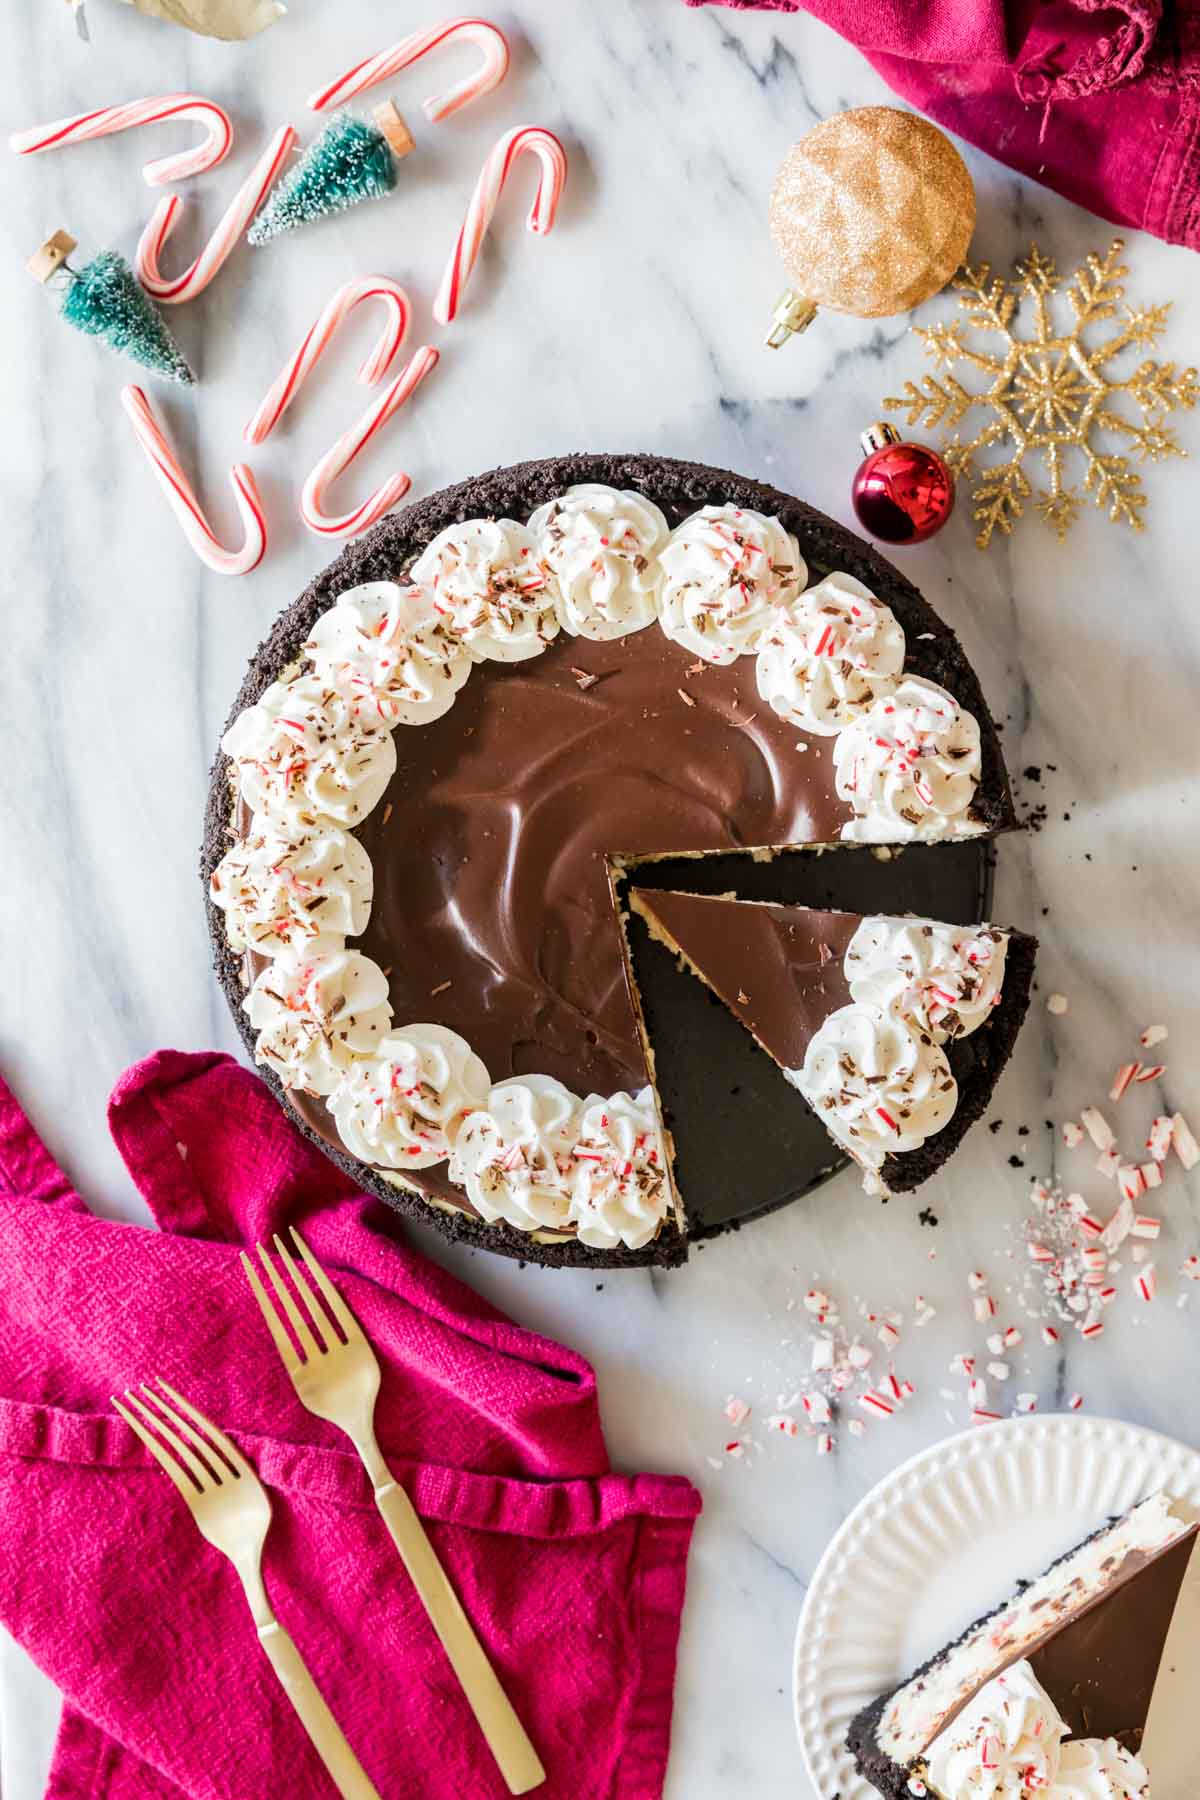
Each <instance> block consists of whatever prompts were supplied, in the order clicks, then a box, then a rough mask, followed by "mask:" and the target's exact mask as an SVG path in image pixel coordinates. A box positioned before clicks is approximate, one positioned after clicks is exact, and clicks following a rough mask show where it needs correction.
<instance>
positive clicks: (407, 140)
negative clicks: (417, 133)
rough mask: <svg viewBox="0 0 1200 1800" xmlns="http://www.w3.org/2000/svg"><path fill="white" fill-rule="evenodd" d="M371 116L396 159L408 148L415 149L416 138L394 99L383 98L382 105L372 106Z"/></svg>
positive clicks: (405, 153) (402, 155) (407, 150)
mask: <svg viewBox="0 0 1200 1800" xmlns="http://www.w3.org/2000/svg"><path fill="white" fill-rule="evenodd" d="M371 117H372V118H373V119H374V121H375V123H376V124H377V125H378V127H379V129H380V131H382V133H383V135H384V137H385V138H386V139H387V142H388V149H389V150H390V151H391V153H392V155H393V156H394V157H395V158H396V159H397V161H399V159H400V158H401V157H405V156H407V155H408V153H409V151H410V150H415V149H416V147H417V145H416V140H415V138H414V137H413V134H412V132H411V131H410V130H409V129H408V126H407V125H406V123H405V121H404V115H403V113H402V112H401V111H400V109H399V107H398V106H397V105H396V102H395V101H394V100H385V101H384V102H383V105H382V106H376V107H373V108H372V109H371Z"/></svg>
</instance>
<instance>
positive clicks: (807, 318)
mask: <svg viewBox="0 0 1200 1800" xmlns="http://www.w3.org/2000/svg"><path fill="white" fill-rule="evenodd" d="M816 316H817V309H816V306H815V304H814V303H813V301H811V300H810V299H809V298H808V296H807V295H806V294H801V293H799V292H798V291H797V290H796V289H795V288H786V289H785V290H784V292H783V293H782V294H780V296H779V299H778V300H777V301H776V303H775V310H774V312H773V313H772V314H771V329H770V331H769V332H768V333H767V340H766V341H767V347H768V349H771V350H778V349H779V346H780V345H781V344H786V343H787V341H788V339H789V338H790V337H793V336H794V335H795V334H796V333H797V332H799V331H807V330H808V328H809V326H810V325H811V324H812V322H813V320H814V319H815V318H816Z"/></svg>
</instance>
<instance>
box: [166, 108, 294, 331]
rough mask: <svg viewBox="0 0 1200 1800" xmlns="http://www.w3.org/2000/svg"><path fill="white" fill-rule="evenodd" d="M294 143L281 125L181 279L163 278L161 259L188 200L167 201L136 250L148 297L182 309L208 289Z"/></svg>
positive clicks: (287, 128) (168, 198) (173, 197)
mask: <svg viewBox="0 0 1200 1800" xmlns="http://www.w3.org/2000/svg"><path fill="white" fill-rule="evenodd" d="M295 142H296V133H295V132H294V131H293V130H292V128H291V126H290V125H283V126H281V127H280V129H279V130H278V131H277V132H276V133H275V135H274V137H273V138H272V139H271V141H270V143H269V144H268V145H267V148H266V149H265V150H264V151H263V153H262V155H261V156H260V157H259V159H258V161H257V162H256V163H255V165H254V167H253V168H252V169H251V171H250V173H249V175H247V177H246V179H245V181H243V183H242V185H241V187H240V188H239V189H238V191H237V193H236V194H235V195H234V196H233V199H232V200H231V201H230V203H229V205H228V206H227V207H226V209H225V212H224V214H223V215H222V217H221V218H220V220H219V221H218V222H217V226H216V229H215V230H214V231H213V234H212V236H211V237H210V238H209V240H208V242H207V244H205V246H204V248H203V250H202V251H201V252H200V254H199V256H197V257H196V258H195V260H194V261H193V262H191V263H190V264H189V265H188V267H187V268H186V269H185V270H184V271H183V274H182V275H176V276H175V277H174V278H168V277H167V276H164V274H163V273H162V270H161V269H160V268H159V266H158V259H159V256H160V255H161V253H162V247H163V245H164V244H165V243H166V241H167V239H168V238H169V237H170V235H171V233H172V232H173V231H174V229H175V227H176V225H177V224H178V222H179V215H180V213H181V212H182V210H183V200H182V198H181V197H180V196H179V195H178V194H165V195H164V196H163V198H162V199H161V200H160V201H159V203H158V205H157V206H156V207H155V209H154V212H153V213H152V214H151V216H150V218H149V220H148V221H147V223H146V229H145V230H144V231H143V232H142V235H141V239H140V241H139V243H138V247H137V277H138V280H139V281H140V282H141V284H142V286H143V287H144V288H145V290H146V292H147V293H148V294H152V295H153V296H154V298H155V299H156V300H161V301H163V302H164V303H165V304H166V305H168V306H178V305H179V304H180V303H181V302H182V301H184V300H194V299H195V297H196V295H197V294H199V293H201V292H202V291H203V289H204V288H206V287H207V286H208V284H209V282H210V281H211V280H212V278H213V276H214V275H215V274H216V273H217V272H218V270H220V269H221V268H222V267H223V266H224V264H225V263H226V262H227V261H228V259H229V257H230V255H231V253H232V252H233V250H234V249H235V247H236V245H237V243H238V240H239V239H240V238H241V237H242V235H243V234H244V232H245V230H246V227H247V225H249V223H250V221H251V219H252V218H253V217H254V215H255V213H256V212H257V211H258V209H259V207H260V206H261V205H262V203H263V201H264V200H265V199H266V197H267V194H268V192H269V191H270V189H271V188H272V186H273V185H274V182H275V178H276V176H277V175H278V174H279V171H280V169H282V167H283V165H284V163H285V162H286V161H287V159H288V157H289V156H290V155H291V153H292V147H293V145H294V144H295Z"/></svg>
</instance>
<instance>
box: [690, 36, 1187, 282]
mask: <svg viewBox="0 0 1200 1800" xmlns="http://www.w3.org/2000/svg"><path fill="white" fill-rule="evenodd" d="M709 3H710V0H687V4H688V5H689V6H702V5H707V4H709ZM719 3H721V4H724V5H728V6H733V7H737V8H739V9H751V8H765V9H766V10H768V11H772V12H798V11H804V12H809V13H812V14H813V15H814V16H815V17H816V18H818V19H823V20H824V21H825V23H826V24H827V25H831V26H832V27H833V29H834V30H835V31H837V32H840V33H841V35H842V36H843V37H845V38H848V39H849V40H850V42H851V43H853V44H857V46H858V48H859V49H860V50H861V51H862V52H863V54H864V55H865V56H866V58H867V60H868V61H869V62H870V63H872V64H873V65H874V67H875V68H876V69H878V70H879V73H880V74H881V75H882V76H883V78H884V80H885V81H886V82H887V83H888V85H889V86H890V87H891V88H893V89H894V90H895V92H896V93H898V94H900V95H902V96H903V98H904V99H905V100H907V101H908V102H909V103H910V104H911V105H913V106H915V107H919V108H920V110H921V111H922V112H926V113H928V114H929V116H930V117H931V118H933V119H936V120H937V121H938V123H939V124H940V125H944V126H945V127H946V128H947V130H949V131H953V132H956V133H957V134H958V136H959V137H962V138H965V139H966V140H967V142H968V143H970V144H976V145H978V147H979V148H980V149H981V150H986V151H987V152H988V153H989V155H991V156H994V157H996V158H998V160H999V161H1001V162H1004V163H1008V164H1009V165H1010V167H1012V168H1014V169H1019V170H1020V171H1021V173H1022V174H1023V175H1029V176H1031V177H1032V178H1033V179H1034V180H1035V181H1041V182H1044V183H1045V184H1046V186H1047V187H1052V188H1055V189H1057V191H1058V192H1059V193H1061V194H1065V195H1066V196H1067V197H1068V198H1069V199H1071V200H1077V201H1078V202H1079V203H1080V205H1081V206H1086V207H1088V208H1089V209H1090V210H1091V211H1092V212H1094V213H1098V214H1099V215H1100V217H1101V218H1102V219H1110V220H1111V221H1112V222H1113V223H1114V224H1117V225H1133V226H1137V227H1138V228H1139V229H1141V230H1145V231H1150V232H1153V233H1154V235H1155V236H1156V237H1160V238H1165V239H1166V241H1167V242H1168V243H1172V244H1188V245H1190V246H1191V247H1192V248H1193V249H1197V248H1200V0H1176V3H1175V4H1171V3H1170V0H1040V3H1039V0H719Z"/></svg>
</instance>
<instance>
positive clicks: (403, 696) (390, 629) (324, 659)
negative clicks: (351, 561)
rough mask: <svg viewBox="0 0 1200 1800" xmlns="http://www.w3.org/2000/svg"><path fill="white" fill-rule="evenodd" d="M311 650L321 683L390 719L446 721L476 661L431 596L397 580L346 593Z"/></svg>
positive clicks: (322, 621) (315, 632)
mask: <svg viewBox="0 0 1200 1800" xmlns="http://www.w3.org/2000/svg"><path fill="white" fill-rule="evenodd" d="M304 651H305V654H306V656H307V657H308V660H309V662H310V663H311V664H312V666H313V671H314V673H315V674H316V676H317V679H318V680H319V681H322V682H324V683H326V684H327V685H328V686H330V687H333V688H336V689H337V690H338V692H339V693H344V694H346V695H347V696H348V697H349V698H350V700H351V701H352V702H353V704H354V706H355V708H356V709H357V711H358V712H360V713H364V712H365V713H366V714H367V715H369V716H373V717H375V718H377V719H379V720H381V721H382V722H383V723H385V724H387V725H427V724H429V723H430V722H431V721H432V720H433V719H440V718H441V716H442V714H443V713H446V712H449V710H450V708H451V706H453V704H454V696H455V695H456V694H457V693H458V690H459V689H460V688H461V687H462V685H463V683H464V682H465V681H466V679H467V676H468V675H469V674H470V673H471V669H472V666H473V665H472V662H471V658H470V656H469V655H468V654H467V652H466V650H465V649H464V648H463V644H462V641H461V639H460V638H459V637H458V636H457V635H456V634H455V633H454V632H453V631H452V630H451V629H450V627H449V625H448V623H447V621H446V619H445V618H444V617H443V615H442V614H441V613H439V612H438V610H437V608H436V607H435V606H434V603H433V598H432V596H431V595H430V594H429V593H428V592H427V591H426V590H425V589H424V588H422V587H418V586H415V585H414V584H411V583H410V584H408V585H407V586H403V587H402V586H401V585H400V584H399V583H398V582H395V581H368V582H366V583H364V585H363V586H362V587H356V588H351V589H350V590H349V591H348V592H347V593H345V594H340V595H339V596H338V600H337V604H336V605H335V606H331V607H330V609H329V611H328V612H325V613H322V614H321V617H320V618H319V619H318V620H317V622H316V624H315V625H314V626H313V629H312V634H311V636H310V637H309V639H308V642H307V643H306V644H305V646H304Z"/></svg>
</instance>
